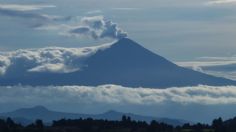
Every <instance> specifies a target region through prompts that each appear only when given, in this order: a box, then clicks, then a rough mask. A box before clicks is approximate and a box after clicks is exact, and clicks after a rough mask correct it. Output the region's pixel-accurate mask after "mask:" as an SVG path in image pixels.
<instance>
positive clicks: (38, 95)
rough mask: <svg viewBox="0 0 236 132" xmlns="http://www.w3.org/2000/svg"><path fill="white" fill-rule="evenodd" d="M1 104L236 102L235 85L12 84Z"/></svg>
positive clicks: (214, 103) (0, 101) (5, 89)
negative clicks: (165, 86) (157, 86)
mask: <svg viewBox="0 0 236 132" xmlns="http://www.w3.org/2000/svg"><path fill="white" fill-rule="evenodd" d="M0 90H1V91H4V92H1V93H0V104H1V103H29V104H40V102H41V101H42V102H44V103H46V104H47V103H48V104H50V103H56V104H57V103H67V102H68V103H69V102H70V103H73V104H81V103H89V104H91V103H104V104H132V105H158V104H168V103H177V104H184V105H188V104H190V105H191V104H201V105H219V104H236V87H235V86H224V87H212V86H202V85H200V86H196V87H179V88H177V87H176V88H168V89H148V88H127V87H122V86H117V85H103V86H98V87H88V86H47V87H40V86H38V87H30V86H12V87H0Z"/></svg>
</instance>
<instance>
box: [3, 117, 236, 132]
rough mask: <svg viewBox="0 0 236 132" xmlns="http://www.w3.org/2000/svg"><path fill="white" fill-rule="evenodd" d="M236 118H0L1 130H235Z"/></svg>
mask: <svg viewBox="0 0 236 132" xmlns="http://www.w3.org/2000/svg"><path fill="white" fill-rule="evenodd" d="M235 131H236V118H233V119H230V120H226V121H223V120H222V119H221V118H218V119H215V120H213V121H212V124H211V125H207V124H200V123H198V124H194V125H191V124H184V125H182V126H176V127H174V126H172V125H168V124H165V123H160V122H156V121H152V122H151V123H150V124H148V123H146V122H141V121H133V120H132V119H131V118H130V117H126V116H123V117H122V120H121V121H107V120H94V119H91V118H88V119H73V120H70V119H61V120H57V121H53V123H52V124H51V125H45V124H44V123H43V121H42V120H36V121H35V123H32V124H30V125H28V126H23V125H21V124H17V123H15V122H14V121H13V120H12V119H11V118H7V119H6V120H3V119H1V120H0V132H235Z"/></svg>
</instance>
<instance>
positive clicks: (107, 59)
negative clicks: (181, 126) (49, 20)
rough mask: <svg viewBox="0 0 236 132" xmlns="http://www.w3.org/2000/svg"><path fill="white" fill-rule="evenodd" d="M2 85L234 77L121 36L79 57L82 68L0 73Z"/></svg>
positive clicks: (173, 82) (136, 83) (165, 83)
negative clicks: (197, 67)
mask: <svg viewBox="0 0 236 132" xmlns="http://www.w3.org/2000/svg"><path fill="white" fill-rule="evenodd" d="M0 83H1V84H2V85H16V84H23V85H86V86H98V85H104V84H115V85H122V86H126V87H147V88H168V87H182V86H196V85H209V86H223V85H236V81H233V80H229V79H225V78H221V77H214V76H212V75H208V74H204V73H201V72H198V71H194V70H191V69H187V68H184V67H180V66H178V65H176V64H174V63H172V62H170V61H169V60H167V59H165V58H164V57H162V56H159V55H157V54H155V53H153V52H151V51H149V50H147V49H146V48H144V47H142V46H141V45H139V44H138V43H136V42H135V41H133V40H131V39H129V38H123V39H120V40H118V41H117V42H115V43H114V44H112V45H111V46H110V47H109V48H106V49H103V50H98V51H97V52H96V53H95V54H93V55H91V56H90V57H88V58H87V59H86V60H85V61H83V68H82V69H81V70H79V71H74V72H70V73H46V72H43V73H38V72H37V73H26V74H24V76H23V77H15V78H14V77H8V78H4V77H1V79H0Z"/></svg>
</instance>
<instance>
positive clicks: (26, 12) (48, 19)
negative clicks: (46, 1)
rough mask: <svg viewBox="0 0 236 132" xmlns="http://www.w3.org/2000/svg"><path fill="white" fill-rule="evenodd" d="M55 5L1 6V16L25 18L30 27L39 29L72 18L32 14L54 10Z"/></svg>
mask: <svg viewBox="0 0 236 132" xmlns="http://www.w3.org/2000/svg"><path fill="white" fill-rule="evenodd" d="M54 7H56V6H54V5H20V4H0V14H1V15H4V16H8V17H13V18H23V19H24V21H26V23H27V24H30V27H33V28H37V27H40V26H42V25H46V24H49V23H54V22H57V21H68V20H70V19H71V17H70V16H69V17H62V16H56V15H48V14H40V13H35V12H32V11H34V10H42V9H44V8H54Z"/></svg>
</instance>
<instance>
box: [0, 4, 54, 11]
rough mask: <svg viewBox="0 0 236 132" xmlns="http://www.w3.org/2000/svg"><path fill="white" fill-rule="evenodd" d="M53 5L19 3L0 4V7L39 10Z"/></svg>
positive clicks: (16, 9) (17, 9)
mask: <svg viewBox="0 0 236 132" xmlns="http://www.w3.org/2000/svg"><path fill="white" fill-rule="evenodd" d="M54 7H56V6H55V5H20V4H0V9H2V10H12V11H32V10H41V9H44V8H54Z"/></svg>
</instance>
